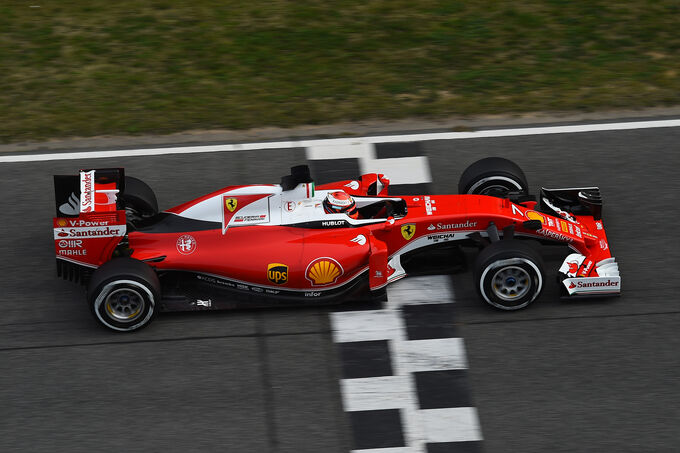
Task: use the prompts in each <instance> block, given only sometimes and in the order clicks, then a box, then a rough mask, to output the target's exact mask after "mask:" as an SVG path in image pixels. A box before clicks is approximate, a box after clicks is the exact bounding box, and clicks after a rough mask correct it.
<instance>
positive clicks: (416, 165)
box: [361, 156, 432, 184]
mask: <svg viewBox="0 0 680 453" xmlns="http://www.w3.org/2000/svg"><path fill="white" fill-rule="evenodd" d="M361 163H362V165H361V173H362V174H365V173H382V174H384V175H385V176H387V177H388V178H390V181H391V183H392V184H423V183H428V182H432V176H431V175H430V164H429V162H428V160H427V157H426V156H413V157H396V158H391V159H375V160H368V159H363V160H362V161H361Z"/></svg>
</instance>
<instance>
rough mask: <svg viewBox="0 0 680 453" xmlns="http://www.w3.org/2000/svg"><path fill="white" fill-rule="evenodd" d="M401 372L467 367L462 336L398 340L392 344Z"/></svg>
mask: <svg viewBox="0 0 680 453" xmlns="http://www.w3.org/2000/svg"><path fill="white" fill-rule="evenodd" d="M392 347H393V348H394V355H395V356H396V359H397V360H396V362H397V363H399V365H400V367H399V368H400V371H401V373H415V372H417V371H443V370H460V369H466V368H467V367H468V364H467V357H466V355H465V345H464V344H463V339H462V338H437V339H432V340H411V341H399V342H394V343H393V344H392Z"/></svg>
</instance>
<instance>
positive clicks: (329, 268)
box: [305, 258, 345, 286]
mask: <svg viewBox="0 0 680 453" xmlns="http://www.w3.org/2000/svg"><path fill="white" fill-rule="evenodd" d="M344 273H345V272H344V271H343V270H342V266H341V265H340V263H338V262H337V261H335V260H334V259H333V258H317V259H315V260H314V261H312V262H311V263H309V265H308V266H307V270H306V271H305V278H306V279H307V280H309V281H310V282H312V286H324V285H331V284H333V283H335V282H336V281H338V278H339V277H340V276H341V275H342V274H344Z"/></svg>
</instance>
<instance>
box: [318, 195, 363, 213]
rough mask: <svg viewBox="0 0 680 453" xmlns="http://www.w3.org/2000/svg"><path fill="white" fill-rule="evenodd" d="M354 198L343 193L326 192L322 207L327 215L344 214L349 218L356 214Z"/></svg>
mask: <svg viewBox="0 0 680 453" xmlns="http://www.w3.org/2000/svg"><path fill="white" fill-rule="evenodd" d="M355 205H356V203H355V202H354V198H352V197H351V196H350V195H349V194H347V193H346V192H343V191H337V192H328V195H326V199H325V200H324V201H323V207H324V210H325V211H326V213H328V214H340V213H346V214H348V215H349V216H350V217H352V216H353V215H356V214H357V210H356V206H355Z"/></svg>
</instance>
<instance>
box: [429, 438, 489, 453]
mask: <svg viewBox="0 0 680 453" xmlns="http://www.w3.org/2000/svg"><path fill="white" fill-rule="evenodd" d="M482 451H483V449H482V443H481V442H480V441H477V440H471V441H466V442H438V443H432V444H427V453H482Z"/></svg>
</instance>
